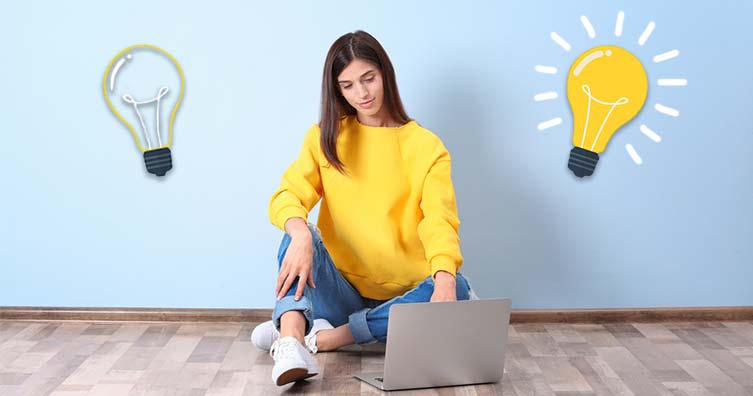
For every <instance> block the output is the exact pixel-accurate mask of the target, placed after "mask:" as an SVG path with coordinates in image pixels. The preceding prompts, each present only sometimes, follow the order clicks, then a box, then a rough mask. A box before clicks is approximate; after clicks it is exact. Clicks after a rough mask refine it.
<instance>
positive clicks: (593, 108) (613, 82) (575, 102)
mask: <svg viewBox="0 0 753 396" xmlns="http://www.w3.org/2000/svg"><path fill="white" fill-rule="evenodd" d="M580 22H581V24H583V28H585V30H586V33H587V34H588V37H589V38H590V39H595V38H596V29H594V26H593V25H592V24H591V22H590V21H589V20H588V17H586V16H585V15H581V17H580ZM624 22H625V13H624V12H623V11H620V12H618V13H617V19H616V22H615V26H614V37H615V38H613V39H612V40H616V41H620V40H623V41H624V38H623V36H622V30H623V25H624ZM655 27H656V24H655V23H654V22H653V21H651V22H649V23H648V25H646V28H645V29H644V30H643V33H642V34H641V35H640V37H639V38H638V42H637V44H638V45H639V46H643V45H644V44H646V42H647V41H648V39H649V37H651V34H652V33H653V31H654V28H655ZM549 37H551V39H552V41H554V42H555V43H556V44H557V45H559V46H560V47H561V48H562V49H564V50H565V51H568V52H569V51H570V50H571V49H572V46H571V45H570V43H568V42H567V40H565V39H564V38H563V37H562V36H560V35H559V34H558V33H557V32H551V33H550V34H549ZM679 55H680V51H678V50H676V49H673V50H670V51H666V52H662V53H660V54H658V55H656V56H654V57H653V61H654V63H661V62H665V61H668V60H670V59H674V58H676V57H677V56H679ZM643 65H644V64H643V63H641V61H640V60H639V59H638V58H637V57H636V56H634V55H633V54H632V53H631V52H629V51H628V50H626V49H624V48H623V46H617V45H599V46H595V47H592V48H590V49H588V50H586V51H585V52H583V53H582V54H581V55H579V56H578V57H577V58H576V59H575V61H573V63H572V64H571V65H570V68H569V71H568V73H567V84H566V85H567V99H568V101H569V103H570V109H571V110H572V114H573V129H572V131H573V138H572V142H573V146H575V147H573V149H572V150H571V151H570V159H569V161H568V168H569V169H570V170H571V171H572V172H573V173H574V174H575V176H577V177H581V178H582V177H584V176H590V175H592V174H593V172H594V169H595V168H596V164H597V162H598V161H599V153H601V152H603V151H604V150H605V149H606V146H607V144H608V143H609V140H610V139H611V138H612V136H613V135H614V133H615V132H617V131H618V130H620V129H621V128H622V126H623V125H625V124H626V123H628V122H629V121H630V120H631V119H633V118H634V117H636V116H638V114H639V113H641V109H642V108H643V106H644V104H645V102H646V98H647V95H648V87H649V81H648V77H647V73H646V70H645V68H644V66H643ZM534 69H535V70H536V72H538V73H542V74H549V75H556V74H557V73H558V69H557V67H554V66H544V65H536V66H535V67H534ZM687 84H688V80H686V79H684V78H659V79H657V80H656V85H657V86H660V87H684V86H686V85H687ZM558 97H559V94H558V93H557V92H556V91H549V92H541V93H538V94H536V95H535V96H534V98H533V100H534V101H536V102H541V101H546V100H553V99H557V98H558ZM653 107H654V109H655V110H656V111H657V112H659V113H662V114H665V115H668V116H671V117H678V116H679V115H680V111H679V110H677V109H674V108H671V107H668V106H665V105H663V104H661V103H654V106H653ZM641 118H643V116H641ZM560 124H562V118H560V117H555V118H552V119H549V120H546V121H544V122H541V123H539V124H538V126H537V129H538V130H539V131H543V130H545V129H549V128H552V127H555V126H557V125H560ZM638 129H639V130H640V132H641V133H642V134H643V135H645V136H646V137H648V138H649V139H651V140H653V141H654V143H659V142H661V136H659V134H657V133H656V132H654V131H653V130H652V129H651V128H649V127H648V126H647V125H646V124H641V125H640V127H639V128H638ZM625 150H626V151H627V153H628V154H629V155H630V158H631V159H632V160H633V162H635V164H636V165H641V164H642V163H643V159H641V157H640V155H638V152H637V151H636V149H635V147H633V145H632V144H630V143H628V144H626V145H625Z"/></svg>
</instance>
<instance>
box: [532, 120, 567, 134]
mask: <svg viewBox="0 0 753 396" xmlns="http://www.w3.org/2000/svg"><path fill="white" fill-rule="evenodd" d="M559 124H562V118H559V117H557V118H552V119H551V120H547V121H544V122H542V123H539V125H537V126H536V127H537V128H538V130H540V131H543V130H544V129H549V128H551V127H554V126H557V125H559Z"/></svg>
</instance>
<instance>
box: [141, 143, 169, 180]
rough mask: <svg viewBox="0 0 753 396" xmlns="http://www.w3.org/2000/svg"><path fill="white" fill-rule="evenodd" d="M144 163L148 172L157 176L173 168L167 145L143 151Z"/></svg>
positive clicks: (163, 174)
mask: <svg viewBox="0 0 753 396" xmlns="http://www.w3.org/2000/svg"><path fill="white" fill-rule="evenodd" d="M144 164H146V170H147V172H149V173H153V174H155V175H157V176H165V173H167V171H169V170H170V169H172V168H173V159H172V156H171V155H170V149H169V148H167V147H164V148H160V149H156V150H149V151H145V152H144Z"/></svg>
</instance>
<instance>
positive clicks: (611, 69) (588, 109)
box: [567, 45, 648, 177]
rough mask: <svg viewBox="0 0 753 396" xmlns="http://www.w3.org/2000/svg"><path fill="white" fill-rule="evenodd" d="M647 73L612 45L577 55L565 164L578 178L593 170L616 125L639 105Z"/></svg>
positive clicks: (569, 85) (572, 74)
mask: <svg viewBox="0 0 753 396" xmlns="http://www.w3.org/2000/svg"><path fill="white" fill-rule="evenodd" d="M647 94H648V77H647V76H646V70H644V68H643V65H642V64H641V62H640V60H638V58H636V57H635V56H633V54H631V53H630V52H628V51H626V50H625V49H623V48H620V47H617V46H614V45H603V46H598V47H594V48H591V49H589V50H588V51H586V52H584V53H583V54H581V55H580V56H579V57H578V58H577V59H576V60H575V62H573V64H572V66H571V67H570V72H569V73H568V75H567V98H568V101H569V102H570V108H571V109H572V113H573V146H575V147H574V148H573V149H572V150H571V151H570V161H569V163H568V168H570V169H571V170H572V171H573V173H575V175H576V176H578V177H583V176H589V175H591V174H592V173H593V170H594V168H595V167H596V163H597V162H598V161H599V155H598V153H601V152H603V151H604V150H605V149H606V147H607V143H609V140H610V139H611V138H612V135H614V133H615V132H617V130H618V129H619V128H620V127H621V126H623V125H625V123H627V122H628V121H630V120H631V119H632V118H633V117H635V116H636V114H638V112H639V111H640V110H641V108H643V104H644V103H645V102H646V95H647Z"/></svg>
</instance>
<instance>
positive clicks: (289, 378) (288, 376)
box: [276, 368, 316, 386]
mask: <svg viewBox="0 0 753 396" xmlns="http://www.w3.org/2000/svg"><path fill="white" fill-rule="evenodd" d="M315 375H316V374H310V373H309V370H308V369H305V368H294V369H290V370H288V371H286V372H284V373H282V374H280V376H279V377H278V378H277V382H276V384H277V386H282V385H285V384H289V383H291V382H295V381H301V380H305V379H306V378H311V377H313V376H315Z"/></svg>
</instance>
